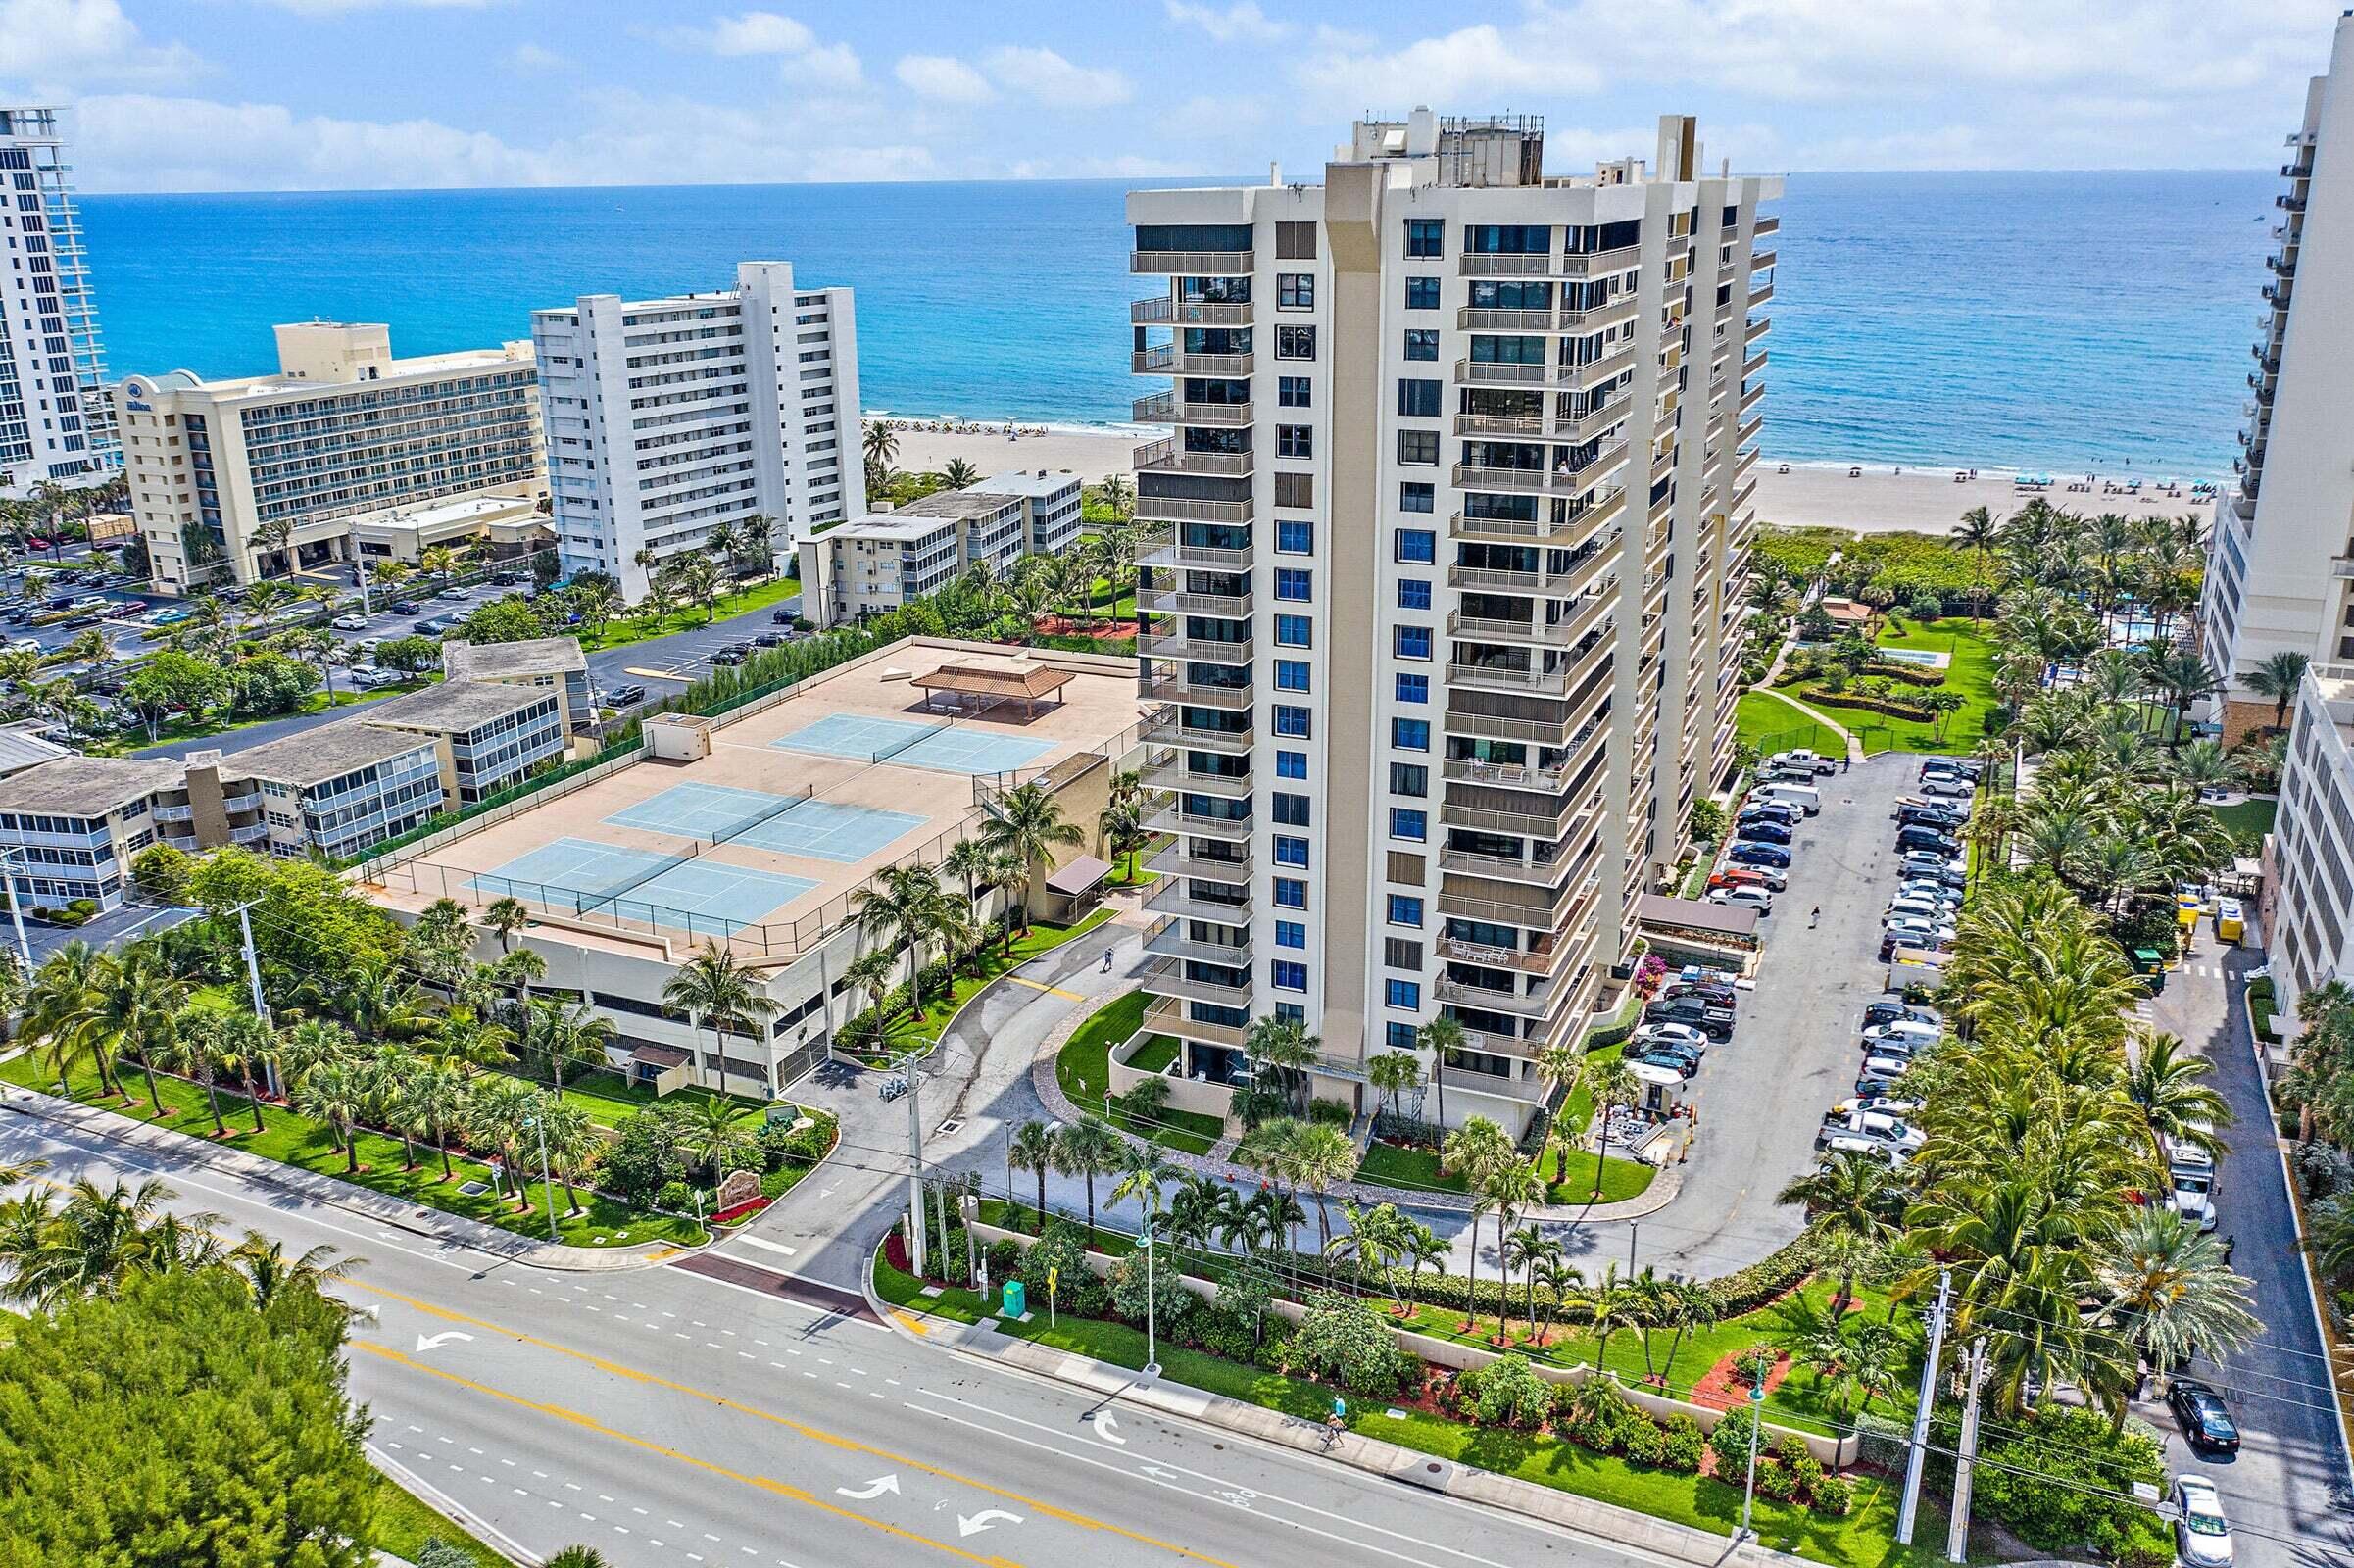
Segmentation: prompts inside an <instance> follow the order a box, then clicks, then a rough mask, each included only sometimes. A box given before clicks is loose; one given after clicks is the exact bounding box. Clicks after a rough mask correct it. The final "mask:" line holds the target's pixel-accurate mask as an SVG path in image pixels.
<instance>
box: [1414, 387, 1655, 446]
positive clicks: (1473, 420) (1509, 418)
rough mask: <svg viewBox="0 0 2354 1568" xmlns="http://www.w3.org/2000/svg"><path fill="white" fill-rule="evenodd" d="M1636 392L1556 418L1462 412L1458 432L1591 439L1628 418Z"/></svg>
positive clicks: (1577, 439)
mask: <svg viewBox="0 0 2354 1568" xmlns="http://www.w3.org/2000/svg"><path fill="white" fill-rule="evenodd" d="M1634 404H1635V394H1634V393H1632V392H1628V391H1621V392H1618V393H1616V394H1614V395H1612V396H1611V397H1609V398H1607V399H1605V400H1604V401H1603V402H1601V403H1599V404H1596V405H1595V406H1594V407H1593V408H1591V409H1589V410H1587V411H1586V412H1585V413H1584V414H1579V415H1573V416H1571V417H1568V418H1566V419H1564V418H1556V417H1553V416H1552V415H1550V414H1546V415H1543V416H1538V415H1511V414H1458V415H1456V416H1455V434H1457V435H1466V436H1511V437H1515V438H1518V437H1527V436H1551V437H1552V438H1554V439H1555V440H1560V441H1589V440H1593V439H1594V438H1595V437H1597V436H1599V435H1600V434H1601V433H1602V432H1603V431H1605V430H1607V429H1609V428H1610V427H1611V426H1612V425H1614V424H1617V423H1619V422H1620V421H1621V420H1623V419H1624V418H1626V417H1627V411H1628V410H1629V409H1631V408H1633V407H1634Z"/></svg>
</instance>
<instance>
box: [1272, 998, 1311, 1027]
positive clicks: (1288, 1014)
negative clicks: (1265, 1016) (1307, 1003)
mask: <svg viewBox="0 0 2354 1568" xmlns="http://www.w3.org/2000/svg"><path fill="white" fill-rule="evenodd" d="M1275 1016H1276V1017H1278V1018H1284V1019H1288V1020H1290V1021H1291V1022H1293V1023H1297V1024H1304V1023H1306V1022H1307V1009H1306V1008H1305V1007H1303V1006H1301V1005H1300V1004H1299V1003H1297V1002H1278V1003H1277V1004H1275Z"/></svg>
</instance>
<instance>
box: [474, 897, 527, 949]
mask: <svg viewBox="0 0 2354 1568" xmlns="http://www.w3.org/2000/svg"><path fill="white" fill-rule="evenodd" d="M530 923H531V910H530V908H529V907H527V906H526V905H525V904H524V903H523V901H522V900H521V899H517V898H513V897H508V896H501V897H499V898H495V899H493V900H491V901H490V903H489V904H488V905H486V906H485V907H483V910H482V924H483V927H484V929H486V930H488V931H491V932H493V933H495V934H496V935H497V936H498V939H499V951H500V952H501V953H509V952H512V951H514V946H515V933H516V932H517V931H520V930H522V929H523V927H525V926H527V925H529V924H530Z"/></svg>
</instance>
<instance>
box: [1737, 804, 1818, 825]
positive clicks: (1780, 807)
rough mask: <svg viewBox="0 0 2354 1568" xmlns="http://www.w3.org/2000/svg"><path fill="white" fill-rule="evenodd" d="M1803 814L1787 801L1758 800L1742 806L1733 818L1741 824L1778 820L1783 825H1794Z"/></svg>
mask: <svg viewBox="0 0 2354 1568" xmlns="http://www.w3.org/2000/svg"><path fill="white" fill-rule="evenodd" d="M1803 814H1804V813H1803V812H1801V811H1800V810H1799V809H1797V808H1796V807H1794V806H1791V805H1790V803H1788V802H1787V801H1759V802H1757V803H1756V804H1755V805H1752V806H1744V807H1742V808H1741V815H1740V816H1738V817H1736V818H1735V819H1734V820H1735V821H1737V822H1741V823H1743V824H1746V823H1749V822H1779V823H1781V824H1782V825H1783V826H1784V827H1795V826H1797V825H1798V818H1799V817H1800V816H1801V815H1803Z"/></svg>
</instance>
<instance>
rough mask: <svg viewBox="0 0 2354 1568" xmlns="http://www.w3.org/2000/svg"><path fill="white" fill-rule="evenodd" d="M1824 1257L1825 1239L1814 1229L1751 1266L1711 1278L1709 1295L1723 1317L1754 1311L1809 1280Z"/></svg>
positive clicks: (1718, 1313) (1718, 1314)
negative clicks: (1720, 1276) (1819, 1237)
mask: <svg viewBox="0 0 2354 1568" xmlns="http://www.w3.org/2000/svg"><path fill="white" fill-rule="evenodd" d="M1822 1261H1823V1243H1822V1242H1821V1240H1820V1239H1818V1238H1817V1237H1816V1236H1815V1234H1814V1233H1813V1232H1811V1231H1807V1232H1802V1233H1801V1234H1800V1235H1799V1236H1798V1237H1797V1238H1796V1239H1795V1240H1793V1241H1791V1242H1790V1243H1788V1244H1786V1245H1785V1246H1783V1247H1782V1248H1781V1249H1780V1250H1777V1251H1774V1252H1771V1253H1769V1254H1767V1255H1766V1256H1764V1257H1761V1258H1759V1259H1758V1260H1757V1261H1756V1262H1754V1263H1751V1264H1750V1265H1749V1266H1748V1267H1747V1268H1743V1269H1736V1270H1734V1271H1733V1272H1732V1273H1730V1274H1727V1275H1726V1276H1724V1277H1723V1278H1722V1279H1717V1280H1711V1281H1710V1282H1709V1284H1708V1295H1709V1299H1710V1301H1711V1303H1712V1304H1713V1305H1714V1306H1715V1307H1716V1311H1717V1316H1718V1317H1719V1318H1728V1317H1739V1316H1741V1314H1742V1313H1743V1312H1753V1311H1755V1310H1756V1309H1757V1308H1759V1307H1761V1306H1763V1305H1765V1304H1766V1303H1767V1302H1768V1301H1771V1300H1774V1299H1778V1298H1780V1297H1783V1296H1786V1295H1788V1294H1789V1293H1790V1292H1791V1291H1794V1290H1796V1289H1797V1288H1798V1287H1799V1286H1800V1285H1801V1284H1803V1283H1805V1280H1806V1277H1807V1276H1808V1275H1809V1274H1812V1273H1813V1272H1814V1271H1815V1270H1816V1269H1817V1268H1818V1267H1820V1266H1821V1264H1822Z"/></svg>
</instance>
